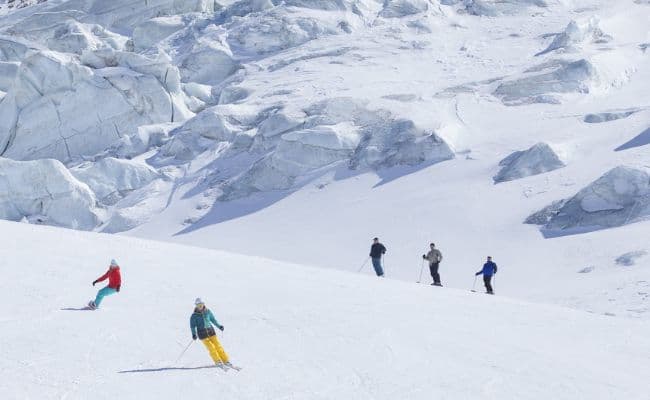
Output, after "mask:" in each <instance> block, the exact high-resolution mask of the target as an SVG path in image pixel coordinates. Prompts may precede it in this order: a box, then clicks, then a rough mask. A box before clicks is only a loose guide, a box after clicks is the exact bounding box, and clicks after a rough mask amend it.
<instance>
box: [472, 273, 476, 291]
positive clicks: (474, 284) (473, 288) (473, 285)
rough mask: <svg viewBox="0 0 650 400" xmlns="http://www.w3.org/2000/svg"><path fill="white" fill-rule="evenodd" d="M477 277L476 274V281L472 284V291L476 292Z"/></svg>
mask: <svg viewBox="0 0 650 400" xmlns="http://www.w3.org/2000/svg"><path fill="white" fill-rule="evenodd" d="M476 277H477V275H474V283H473V284H472V292H476V289H475V288H476Z"/></svg>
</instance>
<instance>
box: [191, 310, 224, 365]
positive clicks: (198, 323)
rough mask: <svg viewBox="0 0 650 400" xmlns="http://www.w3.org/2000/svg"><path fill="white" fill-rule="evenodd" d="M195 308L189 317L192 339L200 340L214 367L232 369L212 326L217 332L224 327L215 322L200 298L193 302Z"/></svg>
mask: <svg viewBox="0 0 650 400" xmlns="http://www.w3.org/2000/svg"><path fill="white" fill-rule="evenodd" d="M194 305H195V308H194V312H193V313H192V316H191V317H190V330H191V331H192V339H194V340H196V339H197V338H199V339H201V342H202V343H203V345H205V348H206V349H208V352H209V353H210V357H212V361H214V363H215V365H217V366H219V367H221V366H224V365H225V366H228V367H232V365H231V364H230V361H229V359H228V354H226V352H225V350H224V349H223V347H221V343H219V339H217V333H216V332H215V330H214V328H213V327H212V325H214V326H216V327H217V328H218V329H219V330H221V331H223V330H224V326H223V325H221V324H220V323H219V321H217V319H216V318H215V317H214V314H212V311H210V310H209V309H208V308H207V307H206V306H205V303H203V300H201V299H200V298H198V299H196V301H195V302H194Z"/></svg>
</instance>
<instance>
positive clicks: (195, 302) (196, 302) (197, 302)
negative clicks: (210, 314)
mask: <svg viewBox="0 0 650 400" xmlns="http://www.w3.org/2000/svg"><path fill="white" fill-rule="evenodd" d="M199 304H205V303H204V302H203V300H201V298H200V297H197V298H196V300H194V305H195V306H198V305H199Z"/></svg>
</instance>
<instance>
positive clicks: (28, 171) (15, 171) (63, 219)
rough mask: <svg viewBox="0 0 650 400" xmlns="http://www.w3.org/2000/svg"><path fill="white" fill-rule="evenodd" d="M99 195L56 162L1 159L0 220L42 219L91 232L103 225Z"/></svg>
mask: <svg viewBox="0 0 650 400" xmlns="http://www.w3.org/2000/svg"><path fill="white" fill-rule="evenodd" d="M95 202H96V200H95V196H94V195H93V193H92V191H91V190H90V189H89V188H88V186H86V185H85V184H83V183H81V182H79V181H78V180H77V179H75V177H74V176H72V174H70V172H69V171H68V170H67V169H66V168H65V166H64V165H63V164H61V163H60V162H59V161H56V160H46V159H44V160H38V161H14V160H10V159H7V158H1V157H0V218H2V219H8V220H12V221H20V220H22V219H23V218H27V219H30V220H38V221H41V222H44V223H46V224H49V225H57V226H63V227H67V228H74V229H81V230H91V229H93V228H95V227H96V226H97V225H98V224H99V223H100V222H101V220H100V214H101V213H100V211H99V210H98V209H97V208H96V206H95Z"/></svg>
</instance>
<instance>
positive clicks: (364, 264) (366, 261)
mask: <svg viewBox="0 0 650 400" xmlns="http://www.w3.org/2000/svg"><path fill="white" fill-rule="evenodd" d="M368 260H370V257H368V258H366V260H365V261H364V262H363V264H361V267H360V268H359V270H358V271H357V272H361V270H362V269H363V267H365V266H366V264H367V263H368Z"/></svg>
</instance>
